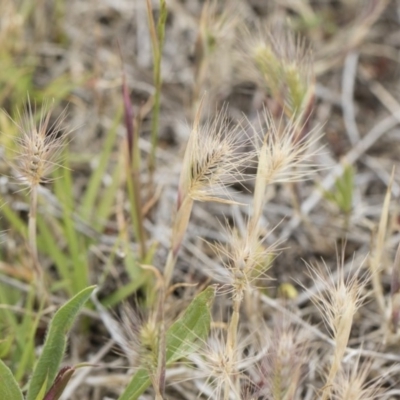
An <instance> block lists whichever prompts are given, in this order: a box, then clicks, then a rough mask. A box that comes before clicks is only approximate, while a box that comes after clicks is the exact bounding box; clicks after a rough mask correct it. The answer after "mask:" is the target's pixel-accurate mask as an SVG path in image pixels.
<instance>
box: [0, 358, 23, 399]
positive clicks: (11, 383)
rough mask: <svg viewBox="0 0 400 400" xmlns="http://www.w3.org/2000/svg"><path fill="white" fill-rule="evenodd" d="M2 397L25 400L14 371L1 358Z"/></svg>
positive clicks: (0, 385)
mask: <svg viewBox="0 0 400 400" xmlns="http://www.w3.org/2000/svg"><path fill="white" fill-rule="evenodd" d="M0 399H1V400H24V396H22V392H21V389H20V388H19V386H18V383H17V381H16V380H15V378H14V376H13V374H12V372H11V371H10V369H9V368H8V367H7V365H6V364H4V363H3V361H1V360H0Z"/></svg>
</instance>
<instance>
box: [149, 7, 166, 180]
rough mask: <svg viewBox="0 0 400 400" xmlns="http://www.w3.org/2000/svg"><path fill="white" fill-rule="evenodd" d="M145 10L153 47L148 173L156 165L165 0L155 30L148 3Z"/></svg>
mask: <svg viewBox="0 0 400 400" xmlns="http://www.w3.org/2000/svg"><path fill="white" fill-rule="evenodd" d="M147 4H148V5H147V10H148V15H149V25H150V33H151V34H150V36H151V41H152V46H153V64H154V67H153V79H154V87H155V93H154V105H153V116H152V121H151V152H150V158H149V169H150V172H153V171H154V170H155V165H156V151H157V143H158V129H159V116H160V99H161V85H162V79H161V59H162V48H163V44H164V36H165V23H166V20H167V15H168V12H167V5H166V2H165V0H160V16H159V19H158V22H157V30H156V27H155V23H154V19H153V15H152V12H151V11H152V10H151V5H150V3H149V1H148V3H147Z"/></svg>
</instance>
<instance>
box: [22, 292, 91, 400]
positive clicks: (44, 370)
mask: <svg viewBox="0 0 400 400" xmlns="http://www.w3.org/2000/svg"><path fill="white" fill-rule="evenodd" d="M94 289H95V286H89V287H87V288H86V289H83V290H82V291H81V292H79V293H78V294H77V295H76V296H75V297H73V298H72V299H71V300H69V301H68V302H67V303H65V304H64V305H63V306H62V307H61V308H60V309H59V310H58V311H57V312H56V313H55V315H54V317H53V319H52V321H51V322H50V327H49V330H48V333H47V337H46V341H45V344H44V347H43V351H42V354H41V356H40V358H39V360H38V363H37V365H36V368H35V370H34V372H33V375H32V378H31V381H30V382H29V388H28V395H27V400H35V399H36V396H37V395H38V394H39V392H40V390H41V388H42V386H43V383H44V382H45V380H46V379H47V386H46V389H49V387H50V386H51V385H52V384H53V381H54V379H55V377H56V375H57V373H58V369H59V366H60V363H61V361H62V358H63V356H64V352H65V347H66V344H67V335H68V332H69V330H70V329H71V327H72V324H73V323H74V321H75V319H76V317H77V316H78V313H79V311H80V309H81V308H82V307H83V305H84V304H85V303H86V301H87V300H88V299H89V297H90V295H91V294H92V292H93V290H94Z"/></svg>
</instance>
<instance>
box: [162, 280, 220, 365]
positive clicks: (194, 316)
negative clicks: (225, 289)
mask: <svg viewBox="0 0 400 400" xmlns="http://www.w3.org/2000/svg"><path fill="white" fill-rule="evenodd" d="M214 297H215V288H214V287H212V286H210V287H208V288H207V289H206V290H204V291H203V292H201V293H200V294H199V295H198V296H196V297H195V299H194V300H193V301H192V302H191V303H190V305H189V307H188V308H187V309H186V311H185V313H184V314H183V316H182V317H181V318H179V319H178V321H176V322H175V323H174V324H173V325H172V326H171V327H170V328H169V329H168V331H167V338H166V345H167V364H171V363H173V362H175V361H177V360H179V359H180V358H182V357H186V355H187V354H188V353H190V352H192V351H193V348H194V346H196V341H197V339H200V340H205V339H206V338H207V336H208V332H209V330H210V324H211V313H210V308H211V306H212V303H213V301H214Z"/></svg>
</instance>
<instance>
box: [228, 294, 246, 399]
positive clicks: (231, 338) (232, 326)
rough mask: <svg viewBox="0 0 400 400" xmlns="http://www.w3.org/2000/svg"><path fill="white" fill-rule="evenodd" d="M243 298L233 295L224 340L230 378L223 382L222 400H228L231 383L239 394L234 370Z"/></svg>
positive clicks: (239, 295)
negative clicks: (230, 314) (229, 318)
mask: <svg viewBox="0 0 400 400" xmlns="http://www.w3.org/2000/svg"><path fill="white" fill-rule="evenodd" d="M242 298H243V296H242V295H241V293H235V296H234V298H233V307H232V316H231V320H230V321H229V326H228V334H227V339H226V359H227V362H228V364H229V372H230V377H229V379H227V380H226V382H225V390H224V399H225V400H228V399H229V393H230V382H233V384H234V386H235V388H236V391H237V393H240V387H239V380H238V379H237V371H236V370H235V367H234V366H235V365H236V354H237V353H238V351H237V331H238V326H239V319H240V305H241V303H242Z"/></svg>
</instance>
